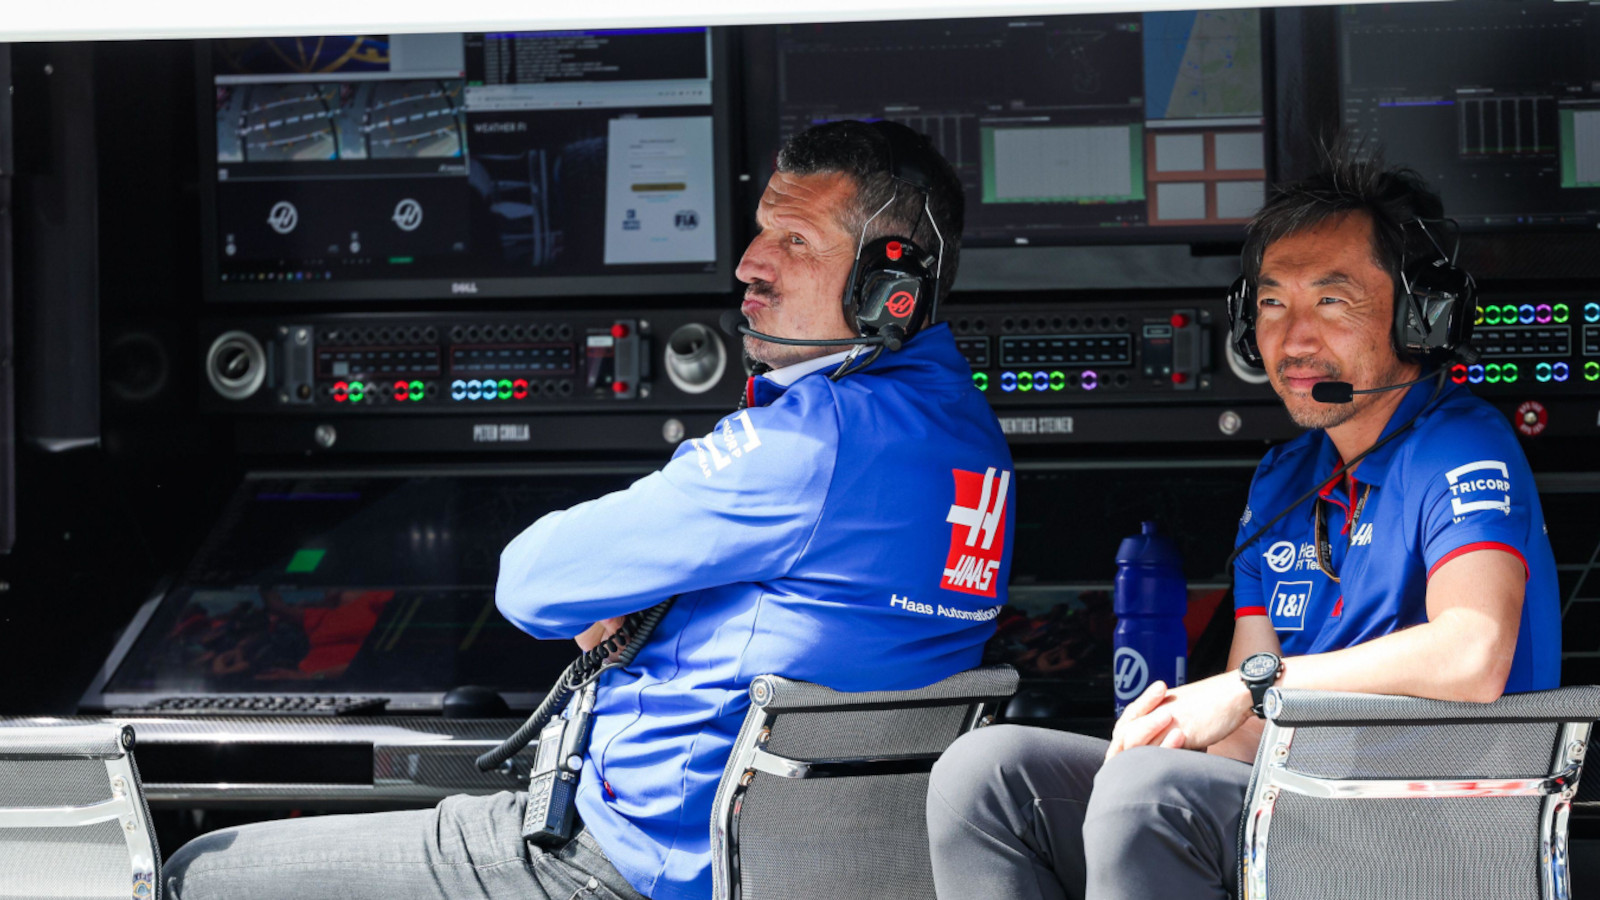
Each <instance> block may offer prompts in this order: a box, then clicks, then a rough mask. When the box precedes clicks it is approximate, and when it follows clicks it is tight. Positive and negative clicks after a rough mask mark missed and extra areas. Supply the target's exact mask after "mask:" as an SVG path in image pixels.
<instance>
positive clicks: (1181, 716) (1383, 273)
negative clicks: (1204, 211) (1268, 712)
mask: <svg viewBox="0 0 1600 900" xmlns="http://www.w3.org/2000/svg"><path fill="white" fill-rule="evenodd" d="M1441 212H1442V211H1441V209H1440V204H1439V200H1438V198H1437V197H1436V196H1435V195H1433V194H1432V193H1430V192H1429V191H1428V190H1427V189H1426V187H1425V186H1423V184H1422V183H1421V181H1420V180H1419V179H1418V178H1417V177H1416V176H1415V174H1414V173H1411V172H1409V171H1405V170H1400V171H1394V170H1386V169H1385V168H1384V167H1383V166H1382V164H1381V162H1358V161H1352V160H1350V159H1347V158H1342V157H1341V155H1339V154H1334V158H1333V159H1331V160H1330V165H1329V167H1328V169H1327V170H1326V171H1324V172H1322V173H1321V174H1319V175H1317V176H1314V177H1312V178H1310V179H1308V180H1306V181H1303V182H1300V183H1297V184H1293V185H1289V186H1287V187H1284V188H1281V189H1279V190H1277V191H1276V192H1275V193H1274V195H1273V196H1272V198H1271V199H1270V200H1269V201H1268V203H1267V204H1266V206H1265V207H1264V208H1263V209H1262V210H1261V211H1260V213H1258V214H1257V215H1256V217H1255V219H1254V220H1253V221H1252V222H1251V225H1250V229H1249V237H1248V240H1247V242H1246V246H1245V253H1244V269H1245V272H1244V277H1243V278H1242V279H1241V284H1239V285H1237V286H1236V290H1237V291H1238V292H1239V301H1240V302H1239V305H1238V307H1237V308H1238V310H1239V313H1240V315H1242V316H1243V317H1244V319H1243V324H1244V325H1248V326H1250V327H1251V328H1253V335H1252V333H1251V331H1250V329H1249V328H1246V329H1242V330H1241V338H1242V339H1247V340H1249V339H1253V345H1252V349H1253V351H1254V352H1257V353H1258V354H1259V357H1260V361H1261V363H1262V364H1263V367H1264V368H1265V369H1266V371H1267V372H1268V373H1269V375H1270V377H1271V382H1272V386H1273V389H1274V390H1275V391H1276V392H1277V394H1278V396H1279V397H1280V398H1281V399H1282V400H1283V403H1284V405H1285V406H1286V407H1287V408H1288V411H1289V414H1290V416H1291V417H1293V419H1294V421H1295V422H1296V423H1298V424H1299V425H1301V426H1303V427H1305V428H1309V429H1313V430H1312V431H1310V432H1309V433H1307V434H1305V435H1303V436H1301V437H1299V438H1297V439H1295V440H1293V441H1291V442H1289V443H1287V444H1284V445H1282V446H1279V447H1276V448H1274V449H1273V450H1272V451H1270V452H1269V453H1268V454H1267V455H1266V458H1265V459H1263V460H1262V462H1261V465H1260V467H1259V468H1258V469H1257V470H1256V475H1255V479H1254V481H1253V482H1252V484H1251V488H1250V499H1249V503H1248V505H1247V506H1246V508H1245V511H1244V515H1243V517H1242V518H1241V519H1240V521H1239V538H1238V540H1239V542H1240V545H1241V546H1240V548H1239V552H1238V554H1237V560H1238V561H1237V564H1236V565H1235V569H1234V603H1235V611H1234V615H1235V625H1234V634H1233V644H1232V649H1231V652H1230V653H1229V656H1228V667H1229V670H1230V671H1228V672H1225V673H1223V674H1221V675H1218V676H1215V677H1212V678H1207V679H1205V680H1203V681H1199V682H1196V683H1194V684H1189V685H1184V686H1181V687H1176V688H1170V687H1168V686H1166V685H1163V684H1161V683H1160V682H1156V683H1155V684H1152V685H1151V686H1150V687H1149V689H1148V690H1146V691H1145V692H1144V693H1143V694H1142V695H1140V696H1139V697H1138V698H1137V699H1135V700H1134V701H1133V702H1132V703H1130V704H1129V705H1128V707H1127V709H1126V710H1125V712H1124V713H1123V715H1122V717H1121V719H1120V720H1119V721H1118V722H1117V724H1116V727H1115V729H1114V730H1113V733H1112V738H1111V740H1110V741H1109V742H1107V741H1103V740H1096V739H1093V738H1088V737H1084V736H1081V735H1075V734H1067V733H1061V732H1050V731H1044V730H1042V729H1029V728H1017V727H1013V726H1000V727H996V728H987V729H982V730H980V731H977V732H974V733H972V734H970V735H967V736H965V737H963V738H962V739H961V740H958V741H957V742H956V743H955V744H954V745H953V746H952V747H951V748H950V750H949V752H948V753H946V754H945V756H944V758H943V759H941V760H940V762H939V764H938V765H937V766H936V768H935V769H934V773H933V777H932V781H931V784H930V789H929V797H928V824H929V832H930V836H931V839H932V842H933V860H934V873H935V881H936V883H937V885H938V893H939V896H940V897H944V898H957V897H959V898H968V897H1022V898H1029V897H1050V898H1056V897H1093V898H1096V900H1115V898H1136V897H1137V898H1150V897H1182V898H1185V900H1190V898H1223V897H1228V896H1232V895H1234V892H1235V890H1236V886H1237V878H1238V863H1239V861H1238V858H1237V842H1238V835H1239V817H1240V814H1241V811H1242V809H1243V806H1244V792H1245V788H1246V784H1247V782H1248V779H1249V775H1250V762H1251V760H1253V758H1254V756H1255V751H1256V746H1257V744H1258V743H1259V739H1260V735H1261V720H1260V719H1259V718H1258V717H1259V716H1260V715H1261V709H1260V703H1261V699H1262V696H1263V695H1264V694H1265V691H1266V690H1267V688H1269V687H1271V686H1273V685H1279V686H1283V687H1292V688H1310V689H1315V690H1329V691H1359V692H1366V693H1378V694H1395V695H1407V696H1417V697H1428V698H1434V699H1442V700H1464V701H1482V702H1487V701H1491V700H1494V699H1495V698H1496V697H1498V696H1500V695H1501V693H1503V692H1516V691H1529V690H1537V689H1543V688H1552V687H1555V686H1557V684H1558V682H1559V663H1560V613H1559V605H1558V597H1557V590H1556V580H1555V560H1554V557H1553V556H1552V554H1551V551H1550V543H1549V539H1548V538H1547V537H1546V536H1545V533H1544V528H1543V514H1542V513H1541V511H1540V508H1539V498H1538V494H1537V493H1536V492H1535V490H1534V485H1533V476H1532V473H1531V472H1530V471H1529V469H1528V464H1527V461H1526V459H1525V458H1524V457H1523V454H1522V450H1521V448H1520V447H1519V446H1518V444H1517V441H1516V438H1515V436H1514V435H1513V434H1512V432H1511V429H1510V426H1509V425H1508V424H1507V422H1506V420H1505V418H1504V417H1503V416H1501V415H1500V414H1499V413H1497V412H1496V411H1495V410H1494V409H1493V408H1492V407H1490V406H1489V405H1488V404H1487V403H1485V402H1483V401H1482V400H1479V399H1477V398H1476V397H1474V396H1473V395H1472V394H1471V393H1470V392H1468V391H1467V390H1466V389H1465V388H1463V387H1460V386H1457V385H1454V384H1450V383H1448V382H1447V381H1446V380H1445V378H1444V373H1443V372H1438V374H1434V373H1435V372H1437V370H1438V369H1439V368H1441V367H1442V366H1448V360H1447V359H1442V358H1439V354H1433V355H1431V356H1424V357H1423V358H1419V357H1418V356H1416V355H1414V354H1413V353H1411V352H1408V351H1409V350H1411V349H1412V347H1413V342H1412V339H1411V334H1412V333H1411V332H1410V331H1407V330H1406V328H1405V327H1404V326H1405V323H1406V319H1405V315H1406V313H1407V311H1408V308H1414V306H1412V304H1414V299H1413V293H1412V292H1413V291H1416V290H1418V282H1419V281H1420V280H1422V279H1424V278H1425V277H1429V273H1428V270H1429V269H1432V270H1434V271H1443V270H1445V269H1446V268H1447V267H1448V263H1449V261H1448V257H1449V254H1448V253H1447V252H1446V251H1447V248H1445V247H1443V246H1441V245H1439V244H1438V243H1436V241H1437V240H1438V239H1439V238H1440V236H1441V227H1440V226H1441V223H1440V222H1439V221H1438V219H1439V217H1440V215H1441ZM1402 301H1404V302H1405V303H1406V304H1407V306H1401V307H1400V309H1399V311H1398V313H1397V309H1396V305H1397V303H1401V302H1402ZM1464 314H1465V315H1467V316H1469V317H1470V316H1471V315H1472V311H1471V310H1470V309H1467V310H1465V312H1464ZM1468 321H1470V318H1469V319H1468ZM1430 376H1431V377H1430ZM1332 381H1342V382H1348V383H1349V384H1350V385H1353V386H1354V387H1355V388H1356V389H1358V390H1360V389H1371V388H1384V387H1389V386H1391V385H1395V386H1400V387H1405V385H1406V383H1407V382H1413V381H1416V382H1417V383H1415V384H1413V385H1411V386H1410V387H1409V390H1395V391H1388V392H1383V393H1369V394H1364V395H1363V394H1358V395H1356V398H1355V400H1354V402H1347V403H1342V404H1338V403H1325V402H1322V401H1320V400H1318V399H1316V398H1315V397H1314V396H1313V388H1314V387H1315V386H1316V385H1317V384H1319V383H1321V382H1332ZM1347 462H1348V463H1349V465H1346V463H1347ZM1297 501H1314V502H1310V503H1305V502H1297ZM1280 513H1282V516H1281V518H1279V514H1280ZM1286 655H1287V657H1288V658H1286V659H1285V658H1283V657H1284V656H1286ZM1195 751H1201V752H1195Z"/></svg>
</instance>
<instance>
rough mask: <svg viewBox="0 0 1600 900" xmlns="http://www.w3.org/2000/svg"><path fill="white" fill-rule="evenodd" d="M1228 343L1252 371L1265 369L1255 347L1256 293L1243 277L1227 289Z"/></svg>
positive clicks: (1264, 364) (1258, 351)
mask: <svg viewBox="0 0 1600 900" xmlns="http://www.w3.org/2000/svg"><path fill="white" fill-rule="evenodd" d="M1228 341H1229V343H1230V344H1232V346H1233V352H1234V353H1236V354H1238V356H1239V358H1240V359H1242V360H1244V364H1245V365H1247V366H1249V367H1251V368H1252V369H1265V368H1266V367H1267V366H1266V363H1263V362H1262V361H1261V350H1260V348H1259V347H1257V346H1256V292H1255V290H1254V288H1253V287H1252V286H1251V284H1250V279H1248V278H1246V277H1245V276H1243V275H1240V276H1239V277H1238V278H1235V279H1234V280H1233V286H1232V287H1230V288H1228Z"/></svg>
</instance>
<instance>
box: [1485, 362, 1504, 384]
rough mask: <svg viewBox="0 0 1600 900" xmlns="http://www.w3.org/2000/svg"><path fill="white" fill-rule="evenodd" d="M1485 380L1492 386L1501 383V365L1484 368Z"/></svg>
mask: <svg viewBox="0 0 1600 900" xmlns="http://www.w3.org/2000/svg"><path fill="white" fill-rule="evenodd" d="M1483 380H1484V381H1486V382H1488V383H1490V384H1499V383H1500V364H1499V363H1489V364H1488V365H1487V366H1484V367H1483Z"/></svg>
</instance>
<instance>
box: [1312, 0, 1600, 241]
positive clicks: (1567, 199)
mask: <svg viewBox="0 0 1600 900" xmlns="http://www.w3.org/2000/svg"><path fill="white" fill-rule="evenodd" d="M1339 35H1340V44H1341V46H1340V70H1341V71H1340V80H1339V84H1340V92H1341V98H1342V103H1343V107H1344V127H1345V128H1346V130H1348V131H1349V133H1350V134H1351V136H1352V137H1353V138H1355V139H1357V140H1360V141H1364V142H1365V144H1366V146H1367V147H1368V148H1369V149H1376V148H1379V147H1381V148H1382V149H1383V150H1384V155H1385V158H1386V159H1387V160H1388V161H1389V162H1390V163H1393V164H1401V165H1407V166H1410V167H1412V168H1414V169H1416V170H1417V171H1419V172H1420V173H1421V174H1422V176H1423V177H1424V178H1426V179H1427V180H1428V183H1429V184H1430V185H1432V186H1433V188H1434V189H1435V190H1438V191H1439V192H1440V195H1441V196H1442V197H1443V199H1444V205H1445V212H1446V214H1447V215H1450V216H1452V217H1454V218H1455V219H1456V220H1457V221H1459V222H1460V223H1461V226H1462V228H1464V229H1466V230H1477V231H1485V230H1507V229H1509V230H1519V229H1528V228H1550V227H1555V228H1563V229H1564V228H1573V229H1577V228H1582V229H1586V230H1592V229H1594V228H1595V227H1596V226H1597V225H1600V7H1596V6H1595V5H1594V4H1592V3H1553V2H1544V0H1538V2H1535V0H1461V2H1456V3H1393V4H1378V5H1371V6H1349V7H1344V8H1342V9H1341V10H1340V11H1339Z"/></svg>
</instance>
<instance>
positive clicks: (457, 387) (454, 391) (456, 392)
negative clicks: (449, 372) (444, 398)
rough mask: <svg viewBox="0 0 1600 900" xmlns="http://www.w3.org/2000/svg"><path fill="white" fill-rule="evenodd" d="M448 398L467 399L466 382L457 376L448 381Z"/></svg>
mask: <svg viewBox="0 0 1600 900" xmlns="http://www.w3.org/2000/svg"><path fill="white" fill-rule="evenodd" d="M450 399H451V400H465V399H467V383H466V382H465V381H462V380H461V379H459V378H457V379H456V380H455V381H452V382H450Z"/></svg>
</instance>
